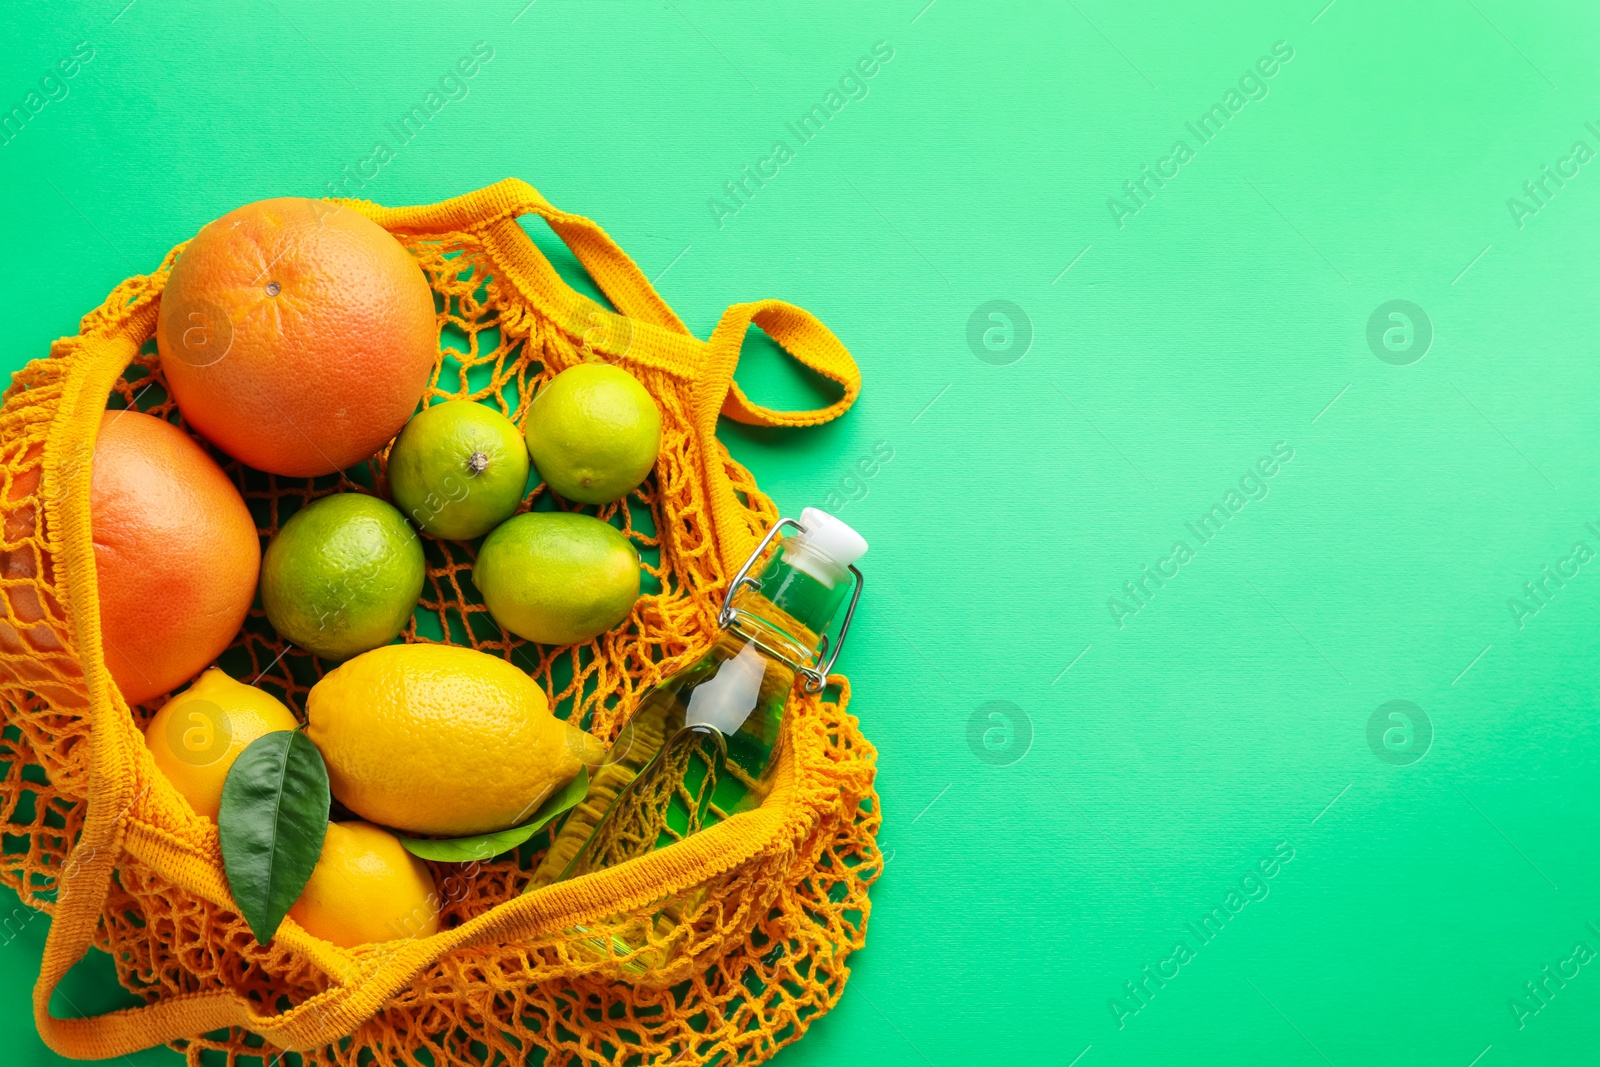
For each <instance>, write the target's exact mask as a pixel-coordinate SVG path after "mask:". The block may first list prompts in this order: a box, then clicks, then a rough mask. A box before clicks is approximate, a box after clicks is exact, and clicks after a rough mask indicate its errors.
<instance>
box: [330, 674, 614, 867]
mask: <svg viewBox="0 0 1600 1067" xmlns="http://www.w3.org/2000/svg"><path fill="white" fill-rule="evenodd" d="M306 722H307V724H308V725H307V729H306V734H307V736H308V737H310V738H311V741H312V743H313V744H315V745H316V746H317V748H318V750H319V751H321V753H322V758H323V761H324V762H325V763H326V764H327V766H328V784H329V786H330V787H331V788H332V790H333V795H334V796H335V797H337V798H338V799H339V802H340V803H341V804H343V805H344V806H345V807H347V808H349V809H350V810H351V811H353V812H355V813H356V814H357V815H359V816H361V817H362V818H363V819H369V820H371V821H372V822H375V823H379V824H380V825H383V826H389V827H393V828H394V829H396V830H399V831H400V832H402V833H406V834H416V835H435V836H440V837H466V836H469V835H472V834H485V833H490V832H493V831H495V830H505V829H508V828H510V827H512V826H516V825H518V824H520V823H523V822H526V821H527V820H528V819H529V818H531V817H532V815H533V813H534V812H535V811H536V810H538V807H539V805H540V803H542V802H543V801H544V799H545V798H546V797H547V796H549V795H550V794H551V793H553V792H555V791H556V790H557V789H559V788H561V787H562V786H563V785H566V784H567V783H568V782H569V781H571V780H572V779H573V778H574V777H575V776H576V775H577V773H578V771H579V769H580V768H582V767H584V766H597V765H599V763H600V761H601V760H602V759H604V757H605V746H604V745H602V744H601V743H600V742H599V741H598V740H597V739H596V738H595V737H594V736H592V735H591V734H588V733H585V732H584V731H583V730H580V729H578V728H577V727H576V726H572V725H569V724H568V723H565V722H563V721H562V720H560V719H558V718H556V717H555V716H554V715H552V714H550V702H549V701H548V700H547V699H546V697H545V695H544V690H543V689H540V688H539V686H538V684H537V683H535V682H534V681H533V679H531V678H529V677H528V676H527V675H526V674H524V673H522V671H521V670H520V669H519V668H517V667H516V666H513V665H512V664H510V663H507V662H506V661H505V660H503V659H501V658H499V657H498V656H491V655H489V654H488V653H485V652H477V651H474V650H473V649H470V648H457V647H454V646H452V645H423V644H416V645H385V646H383V647H382V648H375V649H373V650H372V651H371V652H365V653H363V654H361V655H359V656H357V657H355V658H354V659H352V660H350V661H348V662H347V663H344V664H342V665H341V666H339V667H337V668H335V669H334V670H332V671H330V672H328V674H327V675H326V676H325V677H324V678H323V679H322V681H320V682H318V683H317V684H316V685H314V686H312V688H311V694H310V695H309V696H308V697H307V698H306Z"/></svg>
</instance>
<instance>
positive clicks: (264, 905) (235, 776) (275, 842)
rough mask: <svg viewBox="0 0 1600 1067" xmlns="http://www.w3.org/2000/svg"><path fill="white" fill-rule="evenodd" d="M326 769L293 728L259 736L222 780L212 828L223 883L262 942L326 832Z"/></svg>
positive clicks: (294, 895)
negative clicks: (218, 844)
mask: <svg viewBox="0 0 1600 1067" xmlns="http://www.w3.org/2000/svg"><path fill="white" fill-rule="evenodd" d="M329 803H330V796H329V792H328V768H327V766H326V765H325V764H324V763H323V762H322V753H320V752H318V751H317V746H316V745H314V744H312V743H311V739H310V738H308V737H306V735H305V734H303V733H301V732H300V731H299V730H278V731H275V732H273V733H270V734H263V735H262V736H260V737H258V738H256V739H255V740H254V741H252V742H250V746H249V747H248V748H246V749H245V750H244V751H243V752H241V753H239V758H238V759H237V760H235V761H234V764H233V766H232V767H230V768H229V769H228V777H227V779H226V780H225V781H224V782H223V784H222V809H221V812H220V814H219V815H218V818H217V826H218V829H219V830H220V831H221V837H222V866H223V869H224V871H226V872H227V875H228V888H229V889H230V890H232V892H233V899H234V901H235V902H236V903H237V904H238V905H239V913H240V914H241V915H243V916H244V920H245V922H247V923H249V924H250V932H251V933H252V934H254V935H255V938H256V940H257V941H258V942H260V943H261V944H263V945H265V944H266V943H267V942H268V941H271V940H272V935H273V934H275V933H277V931H278V924H279V923H281V922H283V917H284V915H285V914H287V913H288V911H289V906H290V905H291V904H293V903H294V902H295V901H296V900H297V899H299V897H300V891H301V890H302V889H304V888H305V887H306V881H307V880H308V879H310V877H311V870H312V868H314V867H315V866H316V865H317V857H318V856H320V855H321V854H322V839H323V837H325V836H326V835H327V833H328V807H329Z"/></svg>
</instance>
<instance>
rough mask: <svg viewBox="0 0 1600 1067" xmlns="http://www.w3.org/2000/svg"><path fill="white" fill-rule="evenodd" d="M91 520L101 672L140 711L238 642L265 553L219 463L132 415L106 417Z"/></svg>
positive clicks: (185, 439) (168, 429) (166, 428)
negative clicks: (103, 663) (104, 671)
mask: <svg viewBox="0 0 1600 1067" xmlns="http://www.w3.org/2000/svg"><path fill="white" fill-rule="evenodd" d="M89 516H90V526H91V529H92V531H93V536H94V562H95V572H96V574H97V575H98V577H99V586H100V634H101V639H102V643H103V645H104V648H105V657H106V666H107V667H108V668H109V669H110V671H111V677H112V678H113V679H114V680H115V681H116V683H117V686H118V687H119V688H120V689H121V690H122V695H123V698H124V699H125V700H127V702H128V703H129V704H141V703H143V702H145V701H147V700H150V699H151V698H153V697H157V696H160V695H161V694H162V693H165V692H168V691H170V690H171V689H173V688H175V687H176V686H178V685H179V684H181V683H182V682H185V681H187V680H188V679H190V678H192V677H194V676H195V675H196V674H198V673H199V672H200V671H201V669H202V668H204V667H205V666H206V665H208V664H209V663H210V662H211V661H212V660H214V659H216V658H217V656H218V655H220V654H221V653H222V651H223V650H224V649H225V648H227V647H228V645H229V643H230V642H232V640H233V637H234V634H236V633H238V632H239V627H240V625H242V624H243V622H244V617H245V613H246V612H248V611H249V610H250V601H251V599H252V598H254V596H255V592H256V577H257V575H258V573H259V572H260V569H261V541H260V539H259V538H258V537H257V536H256V524H255V521H254V520H253V519H252V518H251V517H250V509H249V508H247V507H246V506H245V503H244V498H243V497H241V496H240V495H239V491H238V490H237V489H235V488H234V486H233V483H232V482H231V481H229V480H228V476H227V475H226V474H224V473H223V472H222V468H221V467H219V466H217V463H216V461H215V460H214V459H212V458H211V457H210V456H208V455H207V454H206V452H205V450H204V449H203V448H201V447H200V446H199V445H198V444H196V443H195V442H194V439H193V438H191V437H190V436H189V435H188V434H186V433H184V432H183V431H182V430H180V429H178V428H177V427H176V426H174V425H172V424H171V423H169V422H164V421H162V420H161V419H158V418H156V417H154V416H152V415H145V414H141V413H140V412H137V411H108V412H106V413H105V414H104V415H103V416H101V419H100V435H99V437H98V438H97V439H96V441H95V447H94V460H93V466H92V468H91V473H90V476H89Z"/></svg>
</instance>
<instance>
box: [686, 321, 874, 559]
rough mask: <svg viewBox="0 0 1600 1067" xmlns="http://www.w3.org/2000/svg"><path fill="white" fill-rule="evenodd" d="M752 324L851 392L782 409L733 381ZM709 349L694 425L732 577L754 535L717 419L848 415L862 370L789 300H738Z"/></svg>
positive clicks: (804, 422) (772, 420) (774, 421)
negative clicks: (807, 406)
mask: <svg viewBox="0 0 1600 1067" xmlns="http://www.w3.org/2000/svg"><path fill="white" fill-rule="evenodd" d="M751 324H754V325H756V326H759V327H761V329H762V330H764V331H765V332H766V334H767V336H768V337H771V338H772V339H773V340H774V341H776V342H777V343H778V345H779V346H780V347H782V348H783V350H784V351H785V352H787V353H788V354H789V355H790V356H792V357H794V359H795V360H797V361H798V362H800V363H801V364H803V365H804V366H806V367H809V368H811V369H812V370H814V371H816V372H817V373H818V374H820V375H822V376H823V377H824V378H827V379H828V380H830V381H832V382H836V383H838V385H840V386H841V387H842V388H843V389H844V395H842V396H841V397H839V399H838V400H835V401H834V402H833V403H831V404H829V405H828V406H826V407H822V408H816V409H814V410H810V411H777V410H775V409H773V408H769V407H764V406H763V405H761V404H757V403H755V402H753V401H752V400H751V399H750V398H749V397H748V396H746V395H745V392H744V390H743V389H741V388H739V383H738V382H736V381H734V380H733V373H734V371H735V370H736V369H737V368H738V365H739V352H740V350H741V349H742V348H743V347H744V337H745V332H746V330H748V329H749V327H750V326H751ZM707 348H708V354H707V357H706V365H705V369H704V371H703V372H702V376H701V379H700V383H699V385H698V387H697V391H696V393H695V406H694V423H695V430H696V432H697V433H698V434H699V435H700V446H701V448H702V449H703V450H704V452H705V456H706V479H707V484H706V492H707V496H708V497H709V498H710V502H711V514H712V519H713V521H714V523H715V525H716V528H717V532H718V534H719V535H720V536H719V542H720V547H721V550H722V565H723V570H724V573H725V574H726V576H727V577H728V578H729V579H731V578H732V577H733V575H734V574H736V573H737V572H738V570H739V567H740V566H741V565H742V564H743V562H744V560H745V559H747V558H748V557H749V555H750V551H751V548H752V547H753V546H754V544H755V537H754V534H753V533H752V532H751V530H750V528H749V522H748V520H747V518H746V511H745V508H744V505H743V504H741V503H740V501H739V497H738V495H737V494H736V493H735V492H734V488H733V481H732V479H731V478H730V477H729V474H728V469H727V465H726V462H725V460H726V459H727V456H728V450H727V448H726V447H725V446H724V445H723V444H722V442H721V441H719V440H717V416H718V415H719V414H720V415H726V416H728V418H730V419H733V420H734V421H735V422H742V423H744V424H745V425H747V426H817V425H820V424H822V423H824V422H827V421H828V420H830V419H834V418H837V417H838V416H840V415H842V414H844V413H845V411H846V410H848V409H849V407H850V405H851V404H853V403H855V400H856V397H857V396H859V395H860V393H861V371H860V369H859V368H858V367H857V366H856V361H855V360H854V359H852V358H851V356H850V353H849V351H848V350H847V349H846V348H845V347H844V345H843V344H842V343H841V342H840V340H839V339H838V338H837V337H835V336H834V335H833V331H831V330H829V329H828V328H827V327H826V326H824V325H823V324H822V323H821V321H820V320H818V319H817V317H816V316H815V315H812V314H811V313H810V312H809V311H806V310H804V309H802V308H798V307H795V306H794V305H793V304H790V303H786V302H785V301H782V300H758V301H755V302H753V303H748V304H735V305H733V306H732V307H730V308H729V309H728V310H727V311H725V312H723V313H722V320H721V321H720V322H718V323H717V328H716V329H715V330H713V331H712V333H711V341H710V343H709V345H708V346H707Z"/></svg>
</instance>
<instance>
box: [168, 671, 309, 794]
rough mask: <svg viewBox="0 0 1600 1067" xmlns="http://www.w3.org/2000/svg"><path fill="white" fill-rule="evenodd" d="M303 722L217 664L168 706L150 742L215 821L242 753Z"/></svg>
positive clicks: (171, 777) (181, 788) (171, 775)
mask: <svg viewBox="0 0 1600 1067" xmlns="http://www.w3.org/2000/svg"><path fill="white" fill-rule="evenodd" d="M299 725H300V724H299V723H298V722H296V721H295V717H294V713H293V712H291V711H290V710H289V709H288V708H286V707H284V705H283V702H282V701H281V700H279V699H278V698H277V697H275V696H273V695H272V694H271V693H267V692H263V691H262V690H260V689H257V688H256V687H255V686H251V685H245V684H244V683H243V682H239V681H235V680H234V679H232V678H230V677H228V676H227V675H226V674H224V673H223V672H222V671H221V670H219V669H218V668H216V667H212V668H211V669H210V670H208V671H206V672H205V673H204V674H202V675H201V676H200V680H199V681H197V682H195V683H194V684H193V685H191V686H190V687H189V688H188V689H185V690H184V691H183V692H181V693H179V694H178V695H177V696H175V697H173V698H172V699H171V700H169V701H167V702H166V704H164V705H162V708H161V710H160V711H158V712H156V715H155V718H153V719H151V720H150V725H149V726H147V727H145V731H144V743H145V746H146V747H148V748H149V749H150V754H151V755H152V756H154V757H155V761H156V766H157V767H159V768H160V769H161V773H162V774H165V775H166V776H167V780H168V781H170V782H171V783H172V784H173V785H174V786H176V787H177V789H178V792H180V793H182V794H183V795H184V797H185V798H186V799H187V800H188V801H189V804H190V805H191V806H192V807H193V808H194V810H195V811H196V812H198V813H199V814H201V815H204V816H205V817H206V818H208V819H211V820H213V821H215V820H216V817H217V809H218V808H219V807H220V806H221V804H222V782H223V780H224V779H225V778H227V777H228V768H229V767H232V766H233V761H234V760H236V759H238V758H239V753H241V752H243V751H244V750H245V748H246V747H247V746H248V745H249V744H250V742H252V741H254V740H255V739H256V738H258V737H260V736H261V735H262V734H270V733H272V732H274V731H277V730H293V729H295V728H296V727H297V726H299Z"/></svg>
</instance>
